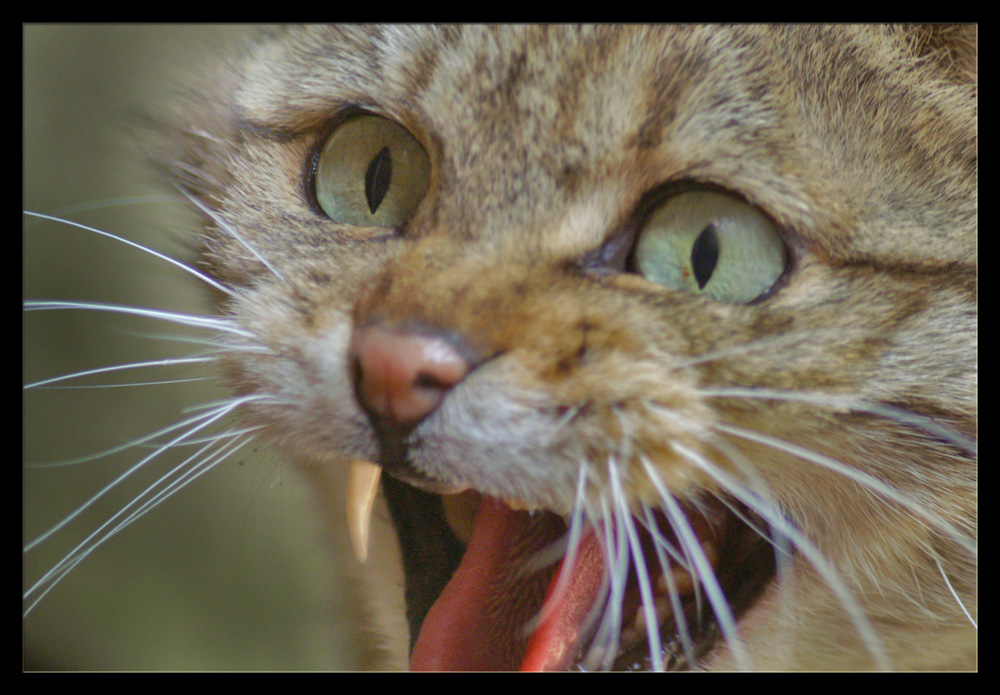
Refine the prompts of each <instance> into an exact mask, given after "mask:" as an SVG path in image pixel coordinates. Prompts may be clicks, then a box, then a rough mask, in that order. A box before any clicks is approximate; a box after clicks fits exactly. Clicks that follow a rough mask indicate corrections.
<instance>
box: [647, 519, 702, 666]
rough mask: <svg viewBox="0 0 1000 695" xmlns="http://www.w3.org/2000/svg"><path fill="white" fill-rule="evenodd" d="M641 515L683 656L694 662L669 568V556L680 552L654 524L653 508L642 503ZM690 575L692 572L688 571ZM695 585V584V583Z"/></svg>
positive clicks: (685, 624)
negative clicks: (665, 585)
mask: <svg viewBox="0 0 1000 695" xmlns="http://www.w3.org/2000/svg"><path fill="white" fill-rule="evenodd" d="M642 509H643V515H644V516H645V521H646V530H647V531H648V532H649V535H650V537H651V538H652V539H653V551H654V552H655V553H656V560H657V562H658V563H659V565H660V569H661V570H663V577H664V578H665V580H666V582H667V596H668V598H669V600H670V610H671V612H672V613H673V616H674V623H675V624H676V626H677V634H678V636H679V637H680V640H681V647H682V648H683V649H684V656H685V658H686V659H687V661H688V663H689V664H693V663H695V654H694V642H693V641H692V640H691V632H690V630H689V629H688V624H687V616H686V615H685V614H684V606H683V605H682V604H681V597H680V592H679V591H678V590H677V580H676V579H675V578H674V573H673V570H672V568H671V563H670V557H679V556H680V553H679V552H678V550H677V549H676V548H674V547H673V544H672V543H670V542H669V541H668V540H667V539H666V538H665V537H664V536H663V534H662V533H660V529H659V527H658V526H657V525H656V519H655V517H654V514H653V510H652V509H651V508H650V507H649V505H646V504H643V505H642ZM689 574H691V576H694V572H692V571H689ZM696 587H697V585H696Z"/></svg>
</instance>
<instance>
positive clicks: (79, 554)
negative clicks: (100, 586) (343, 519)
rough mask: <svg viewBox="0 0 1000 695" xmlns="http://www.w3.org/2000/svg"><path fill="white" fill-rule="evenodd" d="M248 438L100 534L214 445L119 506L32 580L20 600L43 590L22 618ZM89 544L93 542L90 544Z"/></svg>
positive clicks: (227, 447) (190, 471)
mask: <svg viewBox="0 0 1000 695" xmlns="http://www.w3.org/2000/svg"><path fill="white" fill-rule="evenodd" d="M248 441H250V440H249V439H244V440H243V441H242V442H239V440H238V439H233V440H232V441H230V442H229V443H228V444H226V445H225V446H223V447H222V448H221V449H219V450H218V451H216V452H214V453H213V454H211V455H210V456H208V457H206V458H205V459H203V460H202V461H200V462H199V463H197V464H196V465H195V466H193V467H191V468H189V469H188V470H187V471H186V472H185V473H183V474H182V475H180V476H179V477H178V478H177V479H176V480H174V481H172V482H170V483H169V484H167V485H166V486H165V487H164V488H163V489H162V490H159V491H158V492H156V494H154V495H152V497H150V498H149V499H148V500H146V501H145V502H143V503H142V504H141V505H140V506H139V507H138V508H137V509H135V510H134V511H132V512H131V513H130V514H128V516H126V517H125V518H124V519H122V520H121V521H120V522H118V523H117V524H116V525H115V526H114V527H113V528H111V529H110V530H108V531H106V532H105V531H104V530H105V529H106V528H107V527H108V526H110V525H111V524H112V523H113V522H114V521H115V520H116V519H118V517H120V516H121V515H123V514H124V513H125V512H126V511H127V510H128V509H130V508H131V507H132V506H134V505H135V504H137V503H138V502H139V501H140V500H142V499H143V498H144V497H146V496H147V495H149V494H150V493H151V492H152V491H153V490H156V489H157V488H158V487H159V486H161V485H162V484H164V482H165V481H167V480H168V479H169V478H170V477H171V476H173V475H174V474H176V473H177V472H178V471H181V470H183V469H184V467H185V466H186V465H187V464H188V463H190V462H191V461H193V460H195V459H196V458H198V457H199V456H201V455H202V454H203V453H205V452H206V451H207V450H208V449H209V448H210V447H211V446H212V445H213V444H214V443H215V442H209V443H208V444H206V445H205V446H203V447H202V448H201V449H200V450H198V451H197V452H195V453H194V454H192V455H191V456H190V457H188V458H187V459H186V460H184V461H182V462H181V463H180V464H178V465H177V466H175V467H174V468H172V469H171V470H170V471H168V472H167V473H166V474H165V475H163V476H162V477H161V478H159V479H158V480H157V481H156V482H154V483H153V484H152V485H150V486H149V487H147V488H146V489H145V490H144V491H143V492H141V493H140V494H139V495H138V496H136V497H135V498H134V499H133V500H132V501H131V502H129V503H128V504H127V505H125V506H124V507H122V508H121V509H120V510H119V511H118V512H117V513H116V514H115V515H114V516H112V517H111V518H110V519H108V520H107V521H105V522H104V523H103V524H101V526H99V527H98V528H97V529H96V530H95V531H93V532H92V533H90V535H88V536H87V537H86V538H85V539H84V540H83V541H82V542H80V543H79V544H78V545H77V546H76V547H75V548H74V549H73V550H72V551H70V552H69V553H68V554H67V555H66V556H65V557H64V558H63V559H62V560H61V561H60V562H59V563H57V564H56V565H55V566H54V567H52V568H51V569H50V570H49V571H48V572H46V573H45V574H44V575H43V576H42V577H41V578H40V579H39V580H38V581H36V582H35V583H34V584H33V585H32V586H31V587H30V588H29V589H28V590H27V591H26V592H25V593H24V596H23V599H24V600H27V599H28V598H30V597H31V596H32V595H33V594H35V593H36V592H37V591H38V590H39V589H40V588H41V587H45V588H44V590H42V591H41V592H40V593H38V595H37V596H35V598H34V600H33V601H32V602H31V604H29V605H28V607H27V608H26V609H25V611H24V615H27V614H28V613H30V612H31V610H32V609H33V608H34V607H35V606H36V605H38V603H39V602H40V601H41V600H42V599H43V598H44V597H45V596H46V594H48V592H49V591H51V590H52V589H53V588H55V586H56V585H57V584H58V583H59V582H60V581H61V580H62V579H63V578H64V577H65V576H66V575H68V574H69V573H70V572H71V571H72V570H73V568H74V567H76V566H77V565H78V564H79V563H80V562H82V561H83V560H84V559H85V558H86V557H87V556H88V555H90V553H92V552H93V551H94V550H96V549H97V548H98V547H100V546H101V545H102V544H103V543H104V542H106V541H107V540H109V539H110V538H112V537H114V535H115V534H117V533H118V532H119V531H121V530H122V529H123V528H125V527H127V526H129V525H130V524H131V523H133V522H134V521H135V520H136V519H138V518H140V517H141V516H143V515H144V514H146V513H147V512H148V511H150V510H151V509H154V508H155V507H157V506H158V505H159V504H160V503H162V502H163V501H164V500H166V499H167V498H169V497H170V496H172V495H173V494H175V493H176V492H178V491H179V490H181V489H183V488H184V487H185V486H186V485H187V484H188V483H190V482H191V481H193V480H195V479H197V478H198V477H200V476H202V475H204V474H205V473H207V472H208V471H209V470H211V469H212V468H214V467H215V465H216V464H217V463H219V462H220V461H222V460H225V458H227V457H228V456H230V455H231V454H233V453H234V452H235V451H238V450H239V448H241V447H243V446H244V445H245V444H246V443H247V442H248ZM95 539H96V540H95ZM92 541H93V543H92Z"/></svg>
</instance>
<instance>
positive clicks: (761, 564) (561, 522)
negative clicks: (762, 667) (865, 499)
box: [382, 476, 776, 671]
mask: <svg viewBox="0 0 1000 695" xmlns="http://www.w3.org/2000/svg"><path fill="white" fill-rule="evenodd" d="M382 489H383V491H384V493H385V496H386V500H387V503H388V507H389V510H390V513H391V515H392V517H393V522H394V524H395V526H396V529H397V534H398V537H399V542H400V547H401V551H402V555H403V570H404V574H405V578H406V603H407V619H408V622H409V625H410V635H411V647H412V653H411V668H412V669H413V670H454V671H458V670H525V671H543V670H545V671H556V670H592V669H594V670H596V669H602V670H643V671H644V670H658V669H663V670H686V669H695V668H698V666H699V662H700V661H701V660H702V659H703V658H704V657H705V656H706V655H708V654H709V653H710V652H711V651H712V649H713V648H714V647H715V646H716V645H717V644H719V643H720V641H721V639H723V638H724V636H725V632H726V630H725V629H724V627H720V625H721V626H724V625H726V624H727V621H729V620H735V621H738V620H739V617H740V615H741V614H743V613H744V612H745V611H746V609H747V608H749V607H750V606H751V605H752V604H753V603H754V601H755V600H756V599H757V598H758V597H759V596H760V595H761V594H762V593H763V590H764V588H765V587H766V585H767V584H768V583H769V582H770V581H771V580H772V579H773V578H774V576H775V573H776V569H775V549H774V547H773V546H772V545H771V543H770V542H769V541H768V540H767V537H766V536H767V529H766V525H765V524H764V523H763V521H762V520H760V519H759V518H757V517H756V516H755V515H753V514H752V512H750V510H748V509H746V508H745V507H742V506H740V505H737V504H735V503H732V502H730V501H728V500H727V501H723V500H719V499H716V498H714V497H711V498H710V497H708V496H706V497H705V499H704V500H699V501H698V502H697V503H691V504H687V505H685V506H683V507H682V511H683V513H684V515H685V516H686V518H687V521H688V525H689V527H690V529H691V531H693V535H694V538H696V539H697V543H698V545H699V549H700V550H697V551H694V553H692V552H690V550H688V551H685V550H683V549H682V546H683V544H682V543H681V542H680V541H679V540H678V538H677V534H676V533H675V532H674V530H673V528H672V526H671V524H670V523H669V522H668V521H667V519H666V517H665V516H664V515H662V514H660V513H659V512H657V513H655V514H654V515H652V517H650V518H648V519H646V520H640V519H639V518H638V517H633V518H632V521H633V524H632V526H633V533H634V535H633V537H632V540H631V543H630V542H629V541H627V540H625V537H624V535H623V534H622V533H620V532H619V529H617V528H616V525H615V523H614V522H610V521H598V522H596V523H594V524H593V525H589V524H584V525H583V526H582V527H581V529H580V531H579V533H578V534H576V536H574V537H573V540H572V541H570V540H569V539H570V537H571V536H572V534H571V533H570V531H569V525H568V524H567V520H566V519H565V518H564V517H562V516H560V515H557V514H553V513H550V512H545V511H541V510H535V511H528V510H523V509H516V508H512V506H511V504H508V503H505V502H504V501H501V500H497V499H495V498H491V497H486V496H483V495H479V494H478V493H476V492H473V491H466V492H464V493H462V494H460V495H445V496H442V495H438V494H434V493H430V492H426V491H424V490H421V489H418V488H416V487H413V486H411V485H409V484H407V483H405V482H402V481H400V480H397V479H396V478H393V477H392V476H382ZM514 506H515V507H516V506H518V505H516V503H515V504H514ZM619 548H625V551H624V552H621V551H619V550H618V549H619ZM637 550H638V552H637ZM694 554H698V555H700V556H701V558H700V562H698V561H694V559H693V558H692V555H694ZM608 558H612V559H610V560H609V559H608ZM706 563H707V564H706ZM709 565H710V569H708V567H709ZM698 567H700V568H701V569H698ZM664 568H665V569H664ZM706 574H710V575H711V577H706ZM710 584H714V585H715V587H714V588H715V589H718V590H720V591H721V596H722V597H723V598H722V599H720V598H719V594H718V593H716V595H715V596H716V598H712V596H711V593H712V591H711V589H710V588H709V585H710ZM720 604H721V605H720ZM720 614H722V618H721V619H720ZM727 614H728V615H727ZM651 621H655V627H649V626H650V622H651Z"/></svg>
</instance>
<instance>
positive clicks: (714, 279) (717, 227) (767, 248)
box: [632, 191, 788, 303]
mask: <svg viewBox="0 0 1000 695" xmlns="http://www.w3.org/2000/svg"><path fill="white" fill-rule="evenodd" d="M632 258H633V265H634V267H635V269H636V270H637V271H638V272H639V273H640V274H641V275H642V276H643V277H645V278H646V279H648V280H652V281H653V282H657V283H659V284H661V285H665V286H667V287H672V288H676V289H682V290H687V291H689V292H693V293H696V294H706V295H708V296H710V297H712V298H713V299H718V300H720V301H724V302H734V303H747V302H751V301H753V300H755V299H757V298H759V297H761V296H762V295H764V294H765V293H767V292H768V291H769V290H770V289H771V288H772V287H774V285H775V283H777V281H778V280H779V279H780V278H781V276H782V274H783V273H784V272H785V269H786V268H787V266H788V250H787V248H786V247H785V243H784V241H783V240H782V237H781V234H780V233H779V232H778V230H777V228H776V227H775V225H774V223H773V222H771V220H770V219H768V218H767V217H766V216H765V215H764V214H763V213H761V212H760V211H759V210H758V209H757V208H755V207H753V206H751V205H749V204H747V203H746V202H744V201H742V200H740V199H739V198H736V197H733V196H730V195H726V194H724V193H719V192H716V191H687V192H684V193H680V194H677V195H674V196H672V197H670V198H668V199H667V200H666V201H665V202H664V203H662V204H661V205H660V207H658V208H657V209H656V210H655V211H654V212H653V213H652V214H651V215H650V216H649V217H648V219H647V220H646V222H645V224H644V225H643V227H642V229H641V230H640V232H639V238H638V241H637V242H636V244H635V247H634V249H633V251H632Z"/></svg>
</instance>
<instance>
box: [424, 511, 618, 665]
mask: <svg viewBox="0 0 1000 695" xmlns="http://www.w3.org/2000/svg"><path fill="white" fill-rule="evenodd" d="M563 533H565V526H564V524H563V523H562V521H561V520H560V519H558V518H557V517H555V516H553V515H550V514H536V515H532V514H530V513H529V512H515V511H513V510H512V509H510V508H509V507H507V506H506V505H504V504H503V503H501V502H500V501H498V500H496V499H493V498H490V497H483V499H482V502H481V504H480V506H479V512H478V513H477V515H476V520H475V526H474V528H473V531H472V538H471V539H470V540H469V545H468V548H467V549H466V551H465V556H464V557H463V558H462V562H461V564H460V565H459V566H458V569H457V570H455V574H454V576H453V577H452V578H451V581H450V582H448V585H447V586H446V587H445V589H444V591H443V592H441V596H440V597H439V598H438V600H437V601H436V602H435V603H434V605H433V606H431V609H430V611H428V613H427V617H426V618H425V619H424V623H423V627H421V630H420V635H419V636H418V638H417V642H416V644H415V645H414V647H413V654H412V657H411V660H410V668H411V669H413V670H414V671H499V670H514V669H517V668H521V670H535V671H540V670H555V669H560V668H564V667H565V666H567V665H568V662H569V660H570V659H571V658H572V657H573V655H574V653H575V651H576V650H575V646H576V643H577V640H578V639H579V628H580V624H581V623H582V621H583V619H584V617H585V616H586V614H587V611H588V610H589V609H590V606H591V604H592V603H593V600H594V597H595V596H596V594H597V591H598V588H599V587H600V581H601V574H602V573H603V560H602V558H601V554H600V549H599V548H598V547H597V546H596V541H594V540H593V534H592V533H591V534H590V535H589V536H588V537H585V538H584V540H583V542H582V543H581V548H580V551H579V553H578V559H577V561H576V563H575V567H574V569H573V572H572V576H571V577H570V580H569V582H568V583H567V586H566V589H565V590H564V591H562V592H561V596H560V597H558V598H557V599H556V601H555V602H554V603H553V605H552V607H551V608H549V609H547V611H546V614H545V620H544V621H543V623H542V624H541V625H540V626H539V628H538V629H537V630H536V631H535V633H534V634H532V635H530V636H527V635H523V634H522V632H523V629H524V626H525V624H526V623H528V622H529V621H530V620H531V619H532V618H535V617H536V616H537V615H538V612H539V611H540V610H541V607H542V602H543V599H544V598H545V596H546V593H549V594H551V593H552V592H553V590H554V588H555V582H556V581H557V580H556V578H555V577H556V576H558V575H553V570H550V571H548V572H546V571H537V572H520V571H519V568H520V567H522V566H523V563H524V561H525V560H526V559H528V558H530V557H532V555H533V554H534V553H536V552H537V551H538V550H540V549H541V548H543V547H545V546H546V545H547V544H549V543H551V542H552V541H554V540H556V539H557V538H559V536H560V535H561V534H563ZM595 575H596V585H595V581H594V577H595ZM549 584H551V586H548V585H549ZM547 587H548V588H547Z"/></svg>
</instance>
